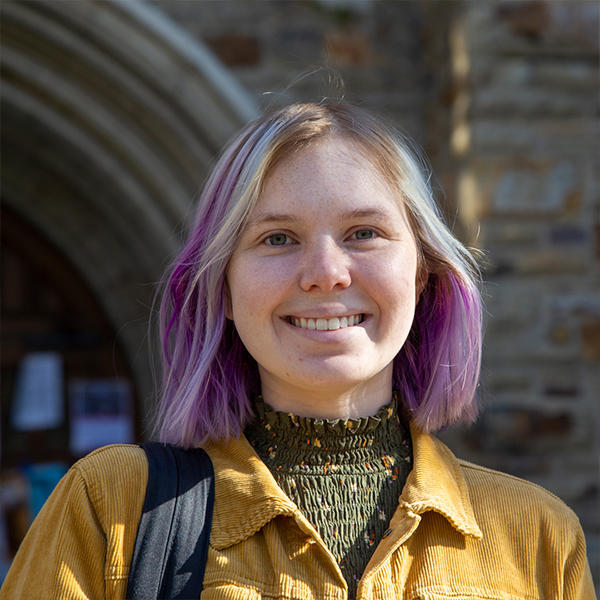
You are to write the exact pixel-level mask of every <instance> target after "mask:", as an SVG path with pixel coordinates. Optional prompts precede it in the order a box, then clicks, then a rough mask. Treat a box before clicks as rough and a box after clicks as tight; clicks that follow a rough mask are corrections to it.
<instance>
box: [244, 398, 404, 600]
mask: <svg viewBox="0 0 600 600" xmlns="http://www.w3.org/2000/svg"><path fill="white" fill-rule="evenodd" d="M397 402H398V399H397V397H396V395H394V400H393V402H392V403H391V404H390V405H388V406H384V407H382V408H381V409H380V410H379V411H378V413H377V414H376V415H374V416H372V417H367V418H357V419H338V420H334V421H329V420H325V419H311V418H306V417H298V416H296V415H293V414H289V413H282V412H277V411H274V410H273V409H271V408H270V407H269V406H268V405H267V404H265V402H264V401H263V400H262V398H260V397H259V398H257V399H256V401H255V413H256V415H257V418H256V420H255V421H254V422H253V423H252V424H251V425H250V426H249V427H247V428H246V430H245V434H246V437H247V438H248V441H249V442H250V444H251V445H252V447H253V448H254V450H256V452H257V454H258V455H259V456H260V457H261V459H262V460H263V462H264V463H265V464H266V465H267V467H268V468H269V470H270V471H271V474H272V475H273V477H274V478H275V481H277V483H278V484H279V486H280V487H281V489H282V490H283V491H284V492H285V493H286V494H287V495H288V496H289V497H290V499H291V500H293V501H294V502H295V503H296V505H297V506H298V508H299V509H300V510H301V511H302V513H304V515H305V516H306V518H307V519H308V520H309V521H310V523H312V524H313V525H314V526H315V528H316V530H317V531H318V532H319V534H320V536H321V539H322V540H323V542H324V543H325V545H326V546H327V548H328V549H329V550H330V551H331V553H332V554H333V556H334V557H335V559H336V560H337V561H338V563H339V565H340V569H341V571H342V574H343V575H344V578H345V580H346V583H347V584H348V596H349V598H355V597H356V588H357V587H358V581H359V579H360V576H361V575H362V573H363V571H364V570H365V567H366V566H367V563H368V562H369V559H370V558H371V555H372V554H373V552H374V551H375V548H376V547H377V544H378V543H379V541H380V540H381V538H382V537H383V535H384V533H385V532H386V530H387V529H388V524H389V521H390V518H391V516H392V514H393V513H394V511H395V510H396V508H397V506H398V498H399V496H400V492H401V491H402V488H403V487H404V483H405V481H406V477H407V475H408V473H409V471H410V469H411V463H412V450H411V446H410V433H409V431H408V426H406V425H404V424H403V423H402V422H401V420H400V416H399V414H398V410H397V408H398V404H397Z"/></svg>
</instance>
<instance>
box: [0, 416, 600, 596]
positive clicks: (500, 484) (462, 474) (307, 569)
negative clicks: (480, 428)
mask: <svg viewBox="0 0 600 600" xmlns="http://www.w3.org/2000/svg"><path fill="white" fill-rule="evenodd" d="M411 439H412V444H413V460H414V465H413V469H412V471H411V473H410V475H409V476H408V479H407V481H406V485H405V486H404V489H403V491H402V496H401V499H400V503H399V506H398V509H397V510H396V512H395V514H394V516H393V517H392V520H391V522H390V529H391V532H390V534H389V535H387V536H385V537H384V538H383V539H382V540H381V542H380V543H379V545H378V547H377V549H376V550H375V553H374V554H373V556H372V557H371V560H370V562H369V564H368V565H367V568H366V570H365V573H364V574H363V577H362V579H361V582H360V584H359V587H358V594H357V597H358V598H359V599H361V600H381V599H382V598H403V599H406V600H416V599H417V598H427V599H429V600H438V599H446V600H459V599H460V600H467V599H469V600H481V599H484V600H498V599H500V600H537V599H540V600H542V599H543V600H550V599H552V600H561V599H562V600H573V599H578V600H593V598H594V590H593V584H592V578H591V574H590V570H589V566H588V564H587V560H586V556H585V541H584V538H583V532H582V531H581V527H580V525H579V522H578V520H577V517H576V516H575V515H574V514H573V512H572V511H571V510H570V509H569V508H567V507H566V506H565V505H564V504H563V503H562V502H561V501H560V500H559V499H558V498H556V497H555V496H553V495H552V494H550V493H548V492H546V491H545V490H543V489H542V488H540V487H538V486H536V485H534V484H531V483H528V482H525V481H522V480H520V479H517V478H515V477H511V476H509V475H504V474H502V473H497V472H494V471H490V470H489V469H484V468H482V467H478V466H475V465H471V464H468V463H465V462H463V461H457V460H456V458H455V457H454V456H453V455H452V453H451V452H450V451H449V450H448V448H446V447H445V446H444V445H443V444H442V443H441V442H440V441H439V440H436V439H435V438H434V437H432V436H429V435H426V434H424V433H423V432H422V431H420V430H419V429H417V428H415V427H411ZM207 451H208V453H209V455H210V457H211V459H212V461H213V465H214V468H215V492H216V497H215V509H214V513H213V527H212V532H211V547H210V549H209V556H208V562H207V565H206V573H205V577H204V586H205V589H204V591H203V592H202V600H250V599H255V600H258V599H259V598H260V599H262V600H274V599H276V598H277V599H280V600H284V599H287V600H291V599H295V600H334V599H335V600H343V599H344V598H345V597H346V593H347V592H346V590H347V586H346V582H345V581H344V578H343V576H342V573H341V571H340V569H339V566H338V564H337V562H336V561H335V559H334V558H333V556H332V555H331V553H330V552H329V550H328V549H327V548H326V547H325V546H324V545H323V544H322V543H321V542H320V538H319V536H318V534H317V533H316V531H315V529H314V528H313V527H312V525H310V523H309V522H308V520H307V519H306V518H305V517H304V516H303V515H302V514H301V513H300V511H299V510H298V509H297V508H296V506H295V505H294V504H293V503H292V502H291V500H290V499H289V498H287V496H285V494H283V492H282V491H281V489H280V488H279V486H278V485H277V484H276V482H275V480H274V479H273V477H272V475H271V473H270V472H269V470H268V469H267V467H266V466H265V465H264V463H263V462H262V461H261V460H260V458H259V457H258V456H257V455H256V453H255V452H254V451H253V450H252V447H251V446H250V444H249V443H248V441H247V440H246V439H245V438H243V437H242V438H240V439H238V440H231V441H230V442H229V443H215V444H212V445H210V446H209V447H207ZM146 477H147V465H146V462H145V457H144V453H143V450H142V449H141V448H138V447H134V446H117V447H109V448H106V449H103V450H100V451H97V452H95V453H93V454H92V455H90V456H89V457H87V458H85V459H83V460H82V461H80V462H79V463H77V465H76V466H75V467H73V468H72V469H71V471H70V472H69V473H68V474H67V475H66V476H65V478H64V479H63V481H62V483H61V484H60V485H59V486H58V487H57V489H56V490H55V492H54V493H53V494H52V496H51V498H50V499H49V501H48V503H47V505H46V507H45V508H44V509H43V510H42V512H41V513H40V515H39V516H38V518H37V519H36V521H35V522H34V524H33V526H32V527H31V530H30V532H29V534H28V535H27V537H26V539H25V541H24V542H23V544H22V546H21V549H20V550H19V553H18V555H17V557H16V559H15V561H14V563H13V567H12V569H11V570H10V572H9V574H8V577H7V579H6V582H5V584H4V586H3V588H2V590H1V591H0V598H1V599H2V600H14V599H15V598H19V599H21V598H23V599H27V600H29V599H31V600H36V599H38V598H39V599H43V600H58V599H60V600H72V599H77V600H83V599H91V600H102V599H103V598H104V599H106V600H109V599H110V600H122V599H123V598H124V595H125V589H126V578H127V573H128V569H129V561H130V559H131V553H132V549H133V544H134V540H135V534H136V530H137V524H138V520H139V517H140V513H141V508H142V504H143V499H144V492H145V486H146Z"/></svg>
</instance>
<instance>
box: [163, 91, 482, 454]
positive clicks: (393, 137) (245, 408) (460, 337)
mask: <svg viewBox="0 0 600 600" xmlns="http://www.w3.org/2000/svg"><path fill="white" fill-rule="evenodd" d="M325 136H339V137H342V138H344V139H347V140H348V143H349V144H355V145H356V147H357V150H360V151H362V153H363V154H364V155H365V157H367V158H368V159H369V160H370V162H371V163H372V165H373V168H376V169H378V170H379V171H380V172H381V174H382V176H383V177H384V178H385V179H386V180H387V181H388V183H390V184H391V185H392V186H393V189H397V190H398V202H401V203H403V204H404V206H405V208H406V212H407V215H408V218H409V220H410V223H411V226H412V228H413V232H414V235H415V240H416V243H417V249H418V251H419V265H418V279H419V281H418V282H417V287H418V289H419V290H421V293H420V297H419V299H418V303H417V307H416V313H415V319H414V322H413V325H412V329H411V331H410V333H409V336H408V339H407V341H406V342H405V344H404V345H403V347H402V349H401V350H400V352H399V353H398V355H397V356H396V358H395V360H394V382H393V384H394V387H395V389H397V390H399V392H400V396H401V397H402V398H403V401H404V403H405V405H406V408H407V409H408V410H409V411H410V414H411V415H412V418H413V419H414V420H415V421H416V422H417V424H418V425H419V426H420V427H422V428H423V429H424V430H426V431H435V430H437V429H440V428H442V427H445V426H447V425H450V424H452V423H457V422H470V421H472V420H473V419H474V417H475V415H476V412H477V405H476V400H475V389H476V386H477V382H478V378H479V369H480V361H481V312H482V311H481V299H480V294H479V291H478V281H479V278H478V269H477V266H476V263H475V261H474V259H473V257H472V255H471V253H470V252H469V251H468V250H467V249H466V248H465V247H464V246H463V245H462V244H461V243H460V242H459V241H458V240H457V239H456V238H455V237H454V236H453V235H452V233H451V232H450V231H449V229H448V228H447V227H446V225H445V224H444V222H443V220H442V218H441V216H440V213H439V211H438V208H437V205H436V203H435V200H434V198H433V193H432V190H431V188H430V185H429V179H428V177H427V169H426V167H425V166H424V165H423V164H422V163H421V162H420V161H419V159H418V158H417V157H416V156H415V155H414V154H413V153H412V152H411V150H410V149H409V145H408V142H407V141H406V140H404V139H403V138H402V137H401V136H400V134H398V133H397V132H395V131H394V130H392V129H389V128H387V127H386V126H385V125H383V124H382V123H381V122H380V121H379V120H377V119H376V118H374V117H373V116H371V115H370V114H369V113H367V112H365V111H363V110H362V109H359V108H356V107H354V106H352V105H349V104H347V103H344V102H331V103H329V102H323V103H319V104H295V105H291V106H288V107H285V108H283V109H280V110H278V111H276V112H273V113H271V114H268V115H266V116H264V117H262V118H260V119H258V120H257V121H255V122H253V123H251V124H250V125H248V126H247V127H246V128H245V129H244V130H243V131H242V133H241V134H240V135H239V136H238V137H237V138H236V139H235V140H234V141H233V142H232V143H231V144H229V146H228V147H227V148H226V149H225V151H224V152H223V154H222V156H221V158H220V159H219V161H218V162H217V164H216V166H215V167H214V169H213V171H212V173H211V175H210V177H209V179H208V181H207V183H206V185H205V187H204V190H203V192H202V194H201V196H200V199H199V203H198V209H197V214H196V218H195V220H194V223H193V225H192V227H191V230H190V233H189V237H188V240H187V242H186V244H185V246H184V248H183V250H182V251H181V253H180V254H179V256H178V257H177V258H176V259H175V261H174V263H173V264H172V266H171V268H170V270H169V271H168V273H167V278H166V280H165V287H164V291H163V296H162V300H161V304H160V312H159V322H160V336H161V344H162V355H163V379H162V389H161V397H160V405H159V412H158V419H157V428H158V431H159V437H160V439H161V440H162V441H164V442H170V443H174V444H179V445H181V446H184V447H189V446H193V445H197V444H202V443H204V442H206V441H207V440H209V439H228V438H231V437H234V436H238V435H240V433H241V431H242V430H243V428H244V426H245V425H246V424H247V423H248V421H249V419H250V418H251V416H252V408H251V398H252V396H253V395H255V394H257V393H259V392H260V381H259V376H258V368H257V365H256V362H255V361H254V359H253V358H252V357H251V356H250V355H249V353H248V352H247V351H246V349H245V348H244V346H243V344H242V342H241V341H240V338H239V337H238V335H237V333H236V331H235V327H234V325H233V323H232V322H231V321H229V320H228V319H227V318H226V316H225V311H226V300H225V289H226V287H225V276H226V269H227V265H228V262H229V259H230V257H231V255H232V254H233V251H234V250H235V247H236V244H237V242H238V239H239V237H240V234H241V232H242V231H243V229H244V226H245V224H246V221H247V219H248V216H249V215H250V213H251V211H252V209H253V207H254V205H255V204H256V202H257V200H258V198H259V195H260V192H261V189H262V187H263V185H264V182H265V180H266V178H267V177H268V175H269V173H270V172H272V170H273V169H274V167H275V166H276V165H277V164H278V162H279V161H280V160H281V159H282V158H284V157H286V156H289V155H290V153H293V152H295V151H297V150H300V149H302V148H304V147H305V146H307V145H308V144H310V143H312V142H315V141H317V140H318V139H322V138H323V137H325Z"/></svg>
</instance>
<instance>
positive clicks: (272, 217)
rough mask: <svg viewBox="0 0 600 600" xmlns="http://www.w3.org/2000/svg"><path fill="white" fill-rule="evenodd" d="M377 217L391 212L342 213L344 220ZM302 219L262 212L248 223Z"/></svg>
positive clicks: (258, 224) (367, 209) (370, 210)
mask: <svg viewBox="0 0 600 600" xmlns="http://www.w3.org/2000/svg"><path fill="white" fill-rule="evenodd" d="M372 217H377V218H379V219H390V218H391V214H390V213H389V212H388V211H387V210H383V209H382V208H357V209H355V210H351V211H349V212H346V213H344V214H342V215H341V219H342V220H346V219H348V220H349V219H361V218H372ZM299 220H300V219H298V217H295V216H294V215H288V214H284V213H262V214H258V215H257V216H256V218H254V219H252V221H250V222H249V223H248V226H249V227H258V226H260V225H265V224H268V223H281V222H287V223H297V222H298V221H299Z"/></svg>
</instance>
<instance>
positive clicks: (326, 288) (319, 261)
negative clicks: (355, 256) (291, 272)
mask: <svg viewBox="0 0 600 600" xmlns="http://www.w3.org/2000/svg"><path fill="white" fill-rule="evenodd" d="M351 282H352V278H351V276H350V257H349V256H348V254H347V253H346V252H345V251H344V249H343V248H340V247H339V245H338V244H336V243H335V241H334V240H331V239H326V240H321V241H319V242H315V244H314V245H312V246H311V247H310V248H308V249H307V251H306V252H305V255H304V260H303V261H302V267H301V273H300V287H301V288H302V289H303V290H304V291H305V292H310V291H314V290H320V291H322V292H331V291H334V290H338V289H344V288H347V287H349V286H350V284H351Z"/></svg>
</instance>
